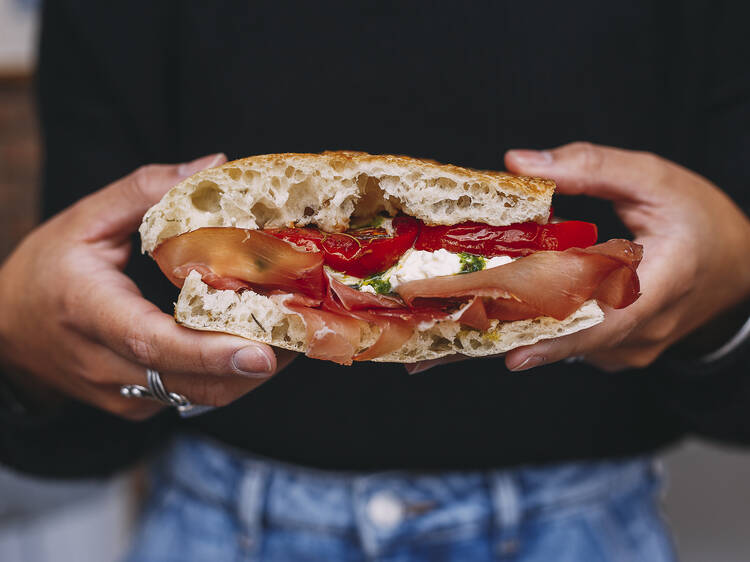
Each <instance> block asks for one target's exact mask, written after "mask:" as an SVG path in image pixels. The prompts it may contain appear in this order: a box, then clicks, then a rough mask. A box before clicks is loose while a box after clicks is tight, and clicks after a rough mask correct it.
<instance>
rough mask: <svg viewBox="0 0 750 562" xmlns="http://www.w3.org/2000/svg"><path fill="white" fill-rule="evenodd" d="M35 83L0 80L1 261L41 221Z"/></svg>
mask: <svg viewBox="0 0 750 562" xmlns="http://www.w3.org/2000/svg"><path fill="white" fill-rule="evenodd" d="M30 89H31V80H30V78H28V77H24V76H22V75H18V76H16V77H7V78H0V259H2V258H4V257H5V256H6V255H7V254H8V253H9V252H10V250H11V249H12V248H13V247H14V246H15V244H16V243H17V242H18V240H20V239H21V237H22V236H23V235H24V234H25V233H27V232H28V231H29V230H31V229H32V227H33V226H34V224H35V223H36V220H37V203H38V192H39V190H38V189H37V185H38V174H39V162H40V153H39V136H38V133H37V127H36V120H35V117H34V108H33V103H32V99H31V94H30Z"/></svg>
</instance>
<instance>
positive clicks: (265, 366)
mask: <svg viewBox="0 0 750 562" xmlns="http://www.w3.org/2000/svg"><path fill="white" fill-rule="evenodd" d="M232 366H234V368H235V369H236V370H237V371H239V373H240V374H242V375H244V376H246V377H256V378H266V377H269V376H271V368H272V364H271V359H270V358H269V357H268V355H266V353H265V352H264V351H263V350H262V349H259V348H257V347H255V346H253V345H248V346H247V347H242V348H240V349H238V350H237V351H235V352H234V355H233V356H232Z"/></svg>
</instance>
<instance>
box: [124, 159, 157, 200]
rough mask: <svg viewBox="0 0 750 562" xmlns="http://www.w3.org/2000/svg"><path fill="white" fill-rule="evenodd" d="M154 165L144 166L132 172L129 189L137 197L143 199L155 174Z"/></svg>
mask: <svg viewBox="0 0 750 562" xmlns="http://www.w3.org/2000/svg"><path fill="white" fill-rule="evenodd" d="M156 169H157V167H156V165H155V164H146V165H144V166H140V167H139V168H138V169H136V170H135V172H133V174H132V175H131V180H132V181H131V182H130V184H131V187H132V189H133V191H135V193H136V194H137V195H139V196H142V197H145V196H146V194H147V193H148V186H149V183H150V181H151V178H152V177H153V176H154V174H155V172H156Z"/></svg>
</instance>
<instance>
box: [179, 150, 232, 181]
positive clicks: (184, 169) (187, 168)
mask: <svg viewBox="0 0 750 562" xmlns="http://www.w3.org/2000/svg"><path fill="white" fill-rule="evenodd" d="M225 159H226V156H225V155H224V153H223V152H217V153H216V154H209V155H207V156H201V157H200V158H196V159H195V160H193V161H191V162H185V163H183V164H180V165H179V166H178V167H177V173H178V174H180V175H181V176H182V177H184V178H186V177H188V176H192V175H193V174H196V173H198V172H200V171H201V170H205V169H206V168H213V167H214V166H216V165H217V164H218V163H219V162H221V161H223V160H225Z"/></svg>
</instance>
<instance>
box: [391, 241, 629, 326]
mask: <svg viewBox="0 0 750 562" xmlns="http://www.w3.org/2000/svg"><path fill="white" fill-rule="evenodd" d="M642 255H643V248H642V246H640V245H638V244H634V243H633V242H629V241H627V240H610V241H608V242H605V243H603V244H598V245H596V246H591V247H589V248H569V249H568V250H565V251H563V252H537V253H534V254H531V255H530V256H526V257H524V258H522V259H519V260H517V261H514V262H512V263H509V264H506V265H504V266H501V267H495V268H492V269H485V270H483V271H477V272H475V273H467V274H465V275H450V276H443V277H433V278H431V279H422V280H419V281H411V282H409V283H404V284H403V285H401V286H400V287H399V293H400V295H401V297H402V298H403V299H404V301H405V302H406V303H407V304H408V305H410V306H413V305H415V304H417V303H418V302H419V300H420V299H429V298H450V297H466V298H472V297H482V298H483V300H484V301H485V302H487V300H489V301H490V303H491V304H489V307H486V310H487V314H488V317H490V318H499V319H501V320H510V319H514V320H518V319H520V318H519V316H522V317H524V318H534V317H536V316H551V317H553V318H556V319H557V320H563V319H565V318H567V317H568V316H570V315H571V314H572V313H573V312H575V311H576V310H577V309H578V308H580V306H581V305H582V304H583V303H584V302H585V301H587V300H589V299H591V298H596V299H597V300H599V301H600V302H603V303H605V304H608V305H609V306H611V307H613V308H623V307H625V306H628V305H629V304H631V303H633V302H635V300H636V299H637V298H638V295H639V283H638V275H637V274H636V267H637V266H638V264H639V263H640V261H641V257H642Z"/></svg>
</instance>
